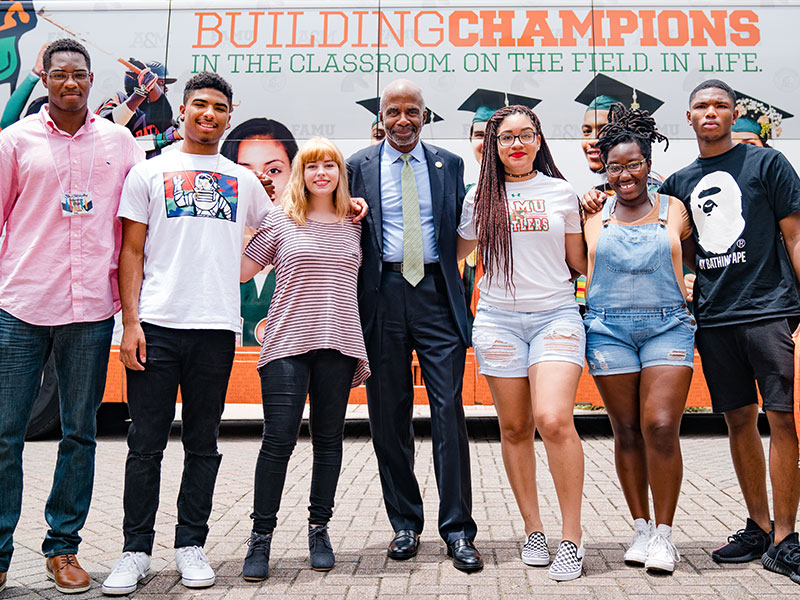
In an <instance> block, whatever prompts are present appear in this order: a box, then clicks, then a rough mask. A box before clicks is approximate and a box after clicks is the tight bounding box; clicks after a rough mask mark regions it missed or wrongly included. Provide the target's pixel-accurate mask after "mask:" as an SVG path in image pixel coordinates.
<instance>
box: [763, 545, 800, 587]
mask: <svg viewBox="0 0 800 600" xmlns="http://www.w3.org/2000/svg"><path fill="white" fill-rule="evenodd" d="M761 564H762V565H764V568H765V569H766V570H767V571H772V572H773V573H780V574H781V575H788V576H789V577H791V578H792V581H796V582H798V583H800V581H797V579H795V577H797V570H798V569H800V542H798V539H797V532H794V533H790V534H789V535H787V536H786V537H785V538H783V540H781V542H780V543H779V544H778V545H777V546H776V545H775V544H770V545H769V548H768V549H767V551H766V552H764V555H763V556H762V557H761Z"/></svg>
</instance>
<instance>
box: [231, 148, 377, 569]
mask: <svg viewBox="0 0 800 600" xmlns="http://www.w3.org/2000/svg"><path fill="white" fill-rule="evenodd" d="M349 211H350V196H349V193H348V185H347V171H346V169H345V166H344V159H343V158H342V154H341V152H340V151H339V149H338V148H337V147H336V146H335V145H334V144H333V143H332V142H331V141H330V140H327V139H323V138H314V139H311V140H309V141H308V143H307V144H306V145H305V146H304V147H303V148H302V149H301V150H300V151H299V152H298V154H297V156H296V157H295V159H294V160H293V161H292V171H291V175H290V177H289V183H288V184H287V186H286V189H285V191H284V194H283V205H282V207H281V208H276V209H274V210H272V211H271V212H270V213H269V214H268V215H267V216H266V217H265V218H264V221H263V222H262V223H261V227H260V228H259V230H258V231H257V232H256V234H255V236H254V237H253V240H252V241H251V242H250V244H248V246H247V248H246V249H245V252H244V256H243V257H242V281H243V282H245V281H248V280H249V279H250V278H251V277H253V275H254V274H255V273H257V272H258V271H260V270H261V269H263V268H264V267H265V266H266V265H270V264H271V265H273V266H274V267H275V273H276V285H275V295H274V296H273V299H272V304H271V306H270V309H269V314H268V316H267V325H266V331H265V334H264V341H263V344H262V346H261V356H260V358H259V361H258V369H259V374H260V375H261V395H262V402H263V406H264V436H263V440H262V444H261V450H260V452H259V455H258V461H257V463H256V475H255V494H254V496H255V497H254V510H253V514H252V515H251V516H252V518H253V531H252V533H251V535H250V539H249V541H248V545H249V549H248V552H247V556H246V557H245V561H244V567H243V569H242V576H243V577H244V579H246V580H248V581H260V580H263V579H265V578H266V577H267V575H268V573H269V551H270V545H271V543H272V532H273V530H274V528H275V525H276V523H277V513H278V508H279V506H280V500H281V494H282V492H283V485H284V481H285V478H286V466H287V463H288V462H289V457H290V456H291V454H292V450H293V449H294V446H295V443H296V441H297V434H298V430H299V428H300V422H301V419H302V416H303V407H304V406H305V401H306V396H307V395H308V397H309V403H310V405H311V412H310V418H309V428H310V430H311V441H312V445H313V449H314V465H313V471H312V479H311V495H310V506H309V526H308V546H309V560H310V563H311V568H312V569H316V570H329V569H331V568H333V565H334V555H333V550H332V548H331V543H330V539H329V537H328V526H327V524H328V520H329V519H330V517H331V515H332V512H333V498H334V494H335V492H336V484H337V482H338V479H339V470H340V467H341V463H342V432H343V429H344V416H345V410H346V408H347V400H348V397H349V394H350V388H351V387H355V386H357V385H359V384H361V383H363V381H364V380H365V379H366V378H367V377H368V376H369V366H368V364H367V353H366V350H365V348H364V339H363V335H362V332H361V323H360V321H359V316H358V315H359V313H358V303H357V299H356V286H357V280H358V269H359V266H360V264H361V242H360V240H361V225H360V223H356V222H354V221H353V218H352V217H351V216H349V215H348V213H349Z"/></svg>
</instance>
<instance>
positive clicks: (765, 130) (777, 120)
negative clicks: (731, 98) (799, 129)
mask: <svg viewBox="0 0 800 600" xmlns="http://www.w3.org/2000/svg"><path fill="white" fill-rule="evenodd" d="M734 91H735V92H736V117H737V118H736V122H735V123H734V124H733V127H731V130H732V131H749V132H752V133H755V134H756V135H757V136H758V137H760V138H761V139H762V140H765V141H766V140H768V139H771V138H776V137H778V136H780V134H781V123H782V122H783V120H784V119H791V118H792V117H793V116H794V115H793V114H792V113H790V112H786V111H785V110H782V109H780V108H777V107H776V106H772V105H771V104H768V103H766V102H763V101H762V100H759V99H758V98H753V97H752V96H748V95H747V94H743V93H742V92H739V91H736V90H734Z"/></svg>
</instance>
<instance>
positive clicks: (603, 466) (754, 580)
mask: <svg viewBox="0 0 800 600" xmlns="http://www.w3.org/2000/svg"><path fill="white" fill-rule="evenodd" d="M220 447H221V450H222V452H223V454H224V459H223V462H222V468H221V470H220V474H219V479H218V481H217V489H216V496H215V503H214V512H213V514H212V516H211V523H210V525H211V533H210V536H209V539H208V543H207V545H206V550H207V552H208V554H209V556H210V558H211V561H212V564H213V566H214V567H215V569H216V572H217V584H216V585H215V586H214V587H213V588H210V589H208V590H204V591H191V590H187V589H185V588H183V587H182V586H181V584H180V582H179V578H178V575H177V573H176V571H175V563H174V560H173V552H174V551H173V549H172V541H173V532H174V522H175V499H176V496H177V490H178V485H179V482H180V466H181V460H182V454H181V449H180V441H179V439H178V437H177V436H176V435H173V438H172V439H171V441H170V445H169V447H168V449H167V453H166V456H165V458H164V477H163V482H162V504H161V508H160V510H159V513H158V520H157V524H156V547H155V550H154V556H153V575H151V576H150V577H148V578H147V580H146V581H145V584H144V585H143V586H141V587H140V589H139V591H138V592H137V593H136V594H135V597H136V598H137V599H141V600H144V599H156V598H168V599H170V600H179V599H184V598H194V597H198V598H208V599H219V600H223V599H224V600H249V599H251V598H260V597H270V598H287V599H291V598H297V599H301V598H302V599H303V600H308V599H312V598H320V599H323V598H324V599H326V600H333V599H334V598H343V599H346V600H356V599H362V598H363V599H369V598H399V597H403V598H408V599H417V600H422V599H433V598H438V599H442V600H444V599H447V600H457V599H458V600H462V599H463V600H472V599H476V600H477V599H481V598H490V599H493V598H512V599H515V600H516V599H519V598H534V597H535V598H541V599H549V598H569V599H573V598H576V599H578V598H581V599H582V598H602V599H616V598H633V599H637V600H644V599H646V598H708V599H711V598H730V599H738V598H757V599H766V598H779V597H800V586H798V585H796V584H794V583H792V582H791V581H790V580H789V579H788V578H786V577H782V576H779V575H775V574H772V573H768V572H766V571H764V570H763V569H762V568H761V567H760V565H758V564H747V565H739V566H725V567H721V566H719V565H717V564H715V563H714V562H713V561H712V560H711V558H710V555H709V552H710V550H711V549H713V548H715V547H717V546H718V545H720V543H721V542H722V541H724V540H725V538H726V536H727V535H728V534H729V533H730V532H731V531H734V530H736V529H737V528H739V527H741V526H742V524H743V519H744V511H743V508H742V501H741V495H740V493H739V489H738V486H737V484H736V478H735V476H734V473H733V469H732V466H731V462H730V457H729V454H728V447H727V440H726V439H725V438H724V437H722V436H689V437H685V438H684V440H683V452H684V461H685V480H684V485H683V494H682V496H681V499H680V503H679V506H678V514H677V517H676V522H675V534H674V539H675V541H676V543H677V545H678V548H679V549H680V552H681V554H682V556H683V560H682V562H681V563H680V564H679V566H678V569H677V571H676V573H675V574H674V575H672V576H654V575H648V574H646V573H645V572H644V571H643V570H642V569H637V568H631V567H627V566H625V565H624V564H623V562H622V554H623V543H624V542H626V541H627V539H628V537H629V536H630V533H631V527H630V524H629V523H630V519H629V517H628V514H627V509H626V507H625V502H624V500H623V497H622V493H621V491H620V488H619V485H618V483H617V479H616V475H615V473H614V464H613V455H612V440H611V438H610V437H608V436H589V437H586V438H585V439H584V450H585V453H586V467H587V469H586V486H585V489H584V515H585V516H584V532H585V540H586V546H587V558H586V563H585V564H586V575H585V576H584V577H582V578H580V579H579V580H577V581H574V582H568V583H555V582H552V581H550V580H549V579H548V578H547V570H546V569H541V568H531V567H525V566H524V565H523V564H522V563H521V561H520V559H519V551H520V542H521V540H522V538H523V530H522V523H521V519H520V518H519V514H518V512H517V508H516V504H515V502H514V498H513V495H512V493H511V488H510V487H509V485H508V482H507V480H506V477H505V473H504V471H503V464H502V459H501V455H500V444H499V442H498V441H497V440H496V439H489V438H486V437H484V438H482V439H474V440H473V443H472V467H473V490H474V507H475V511H474V514H475V518H476V520H477V522H478V527H479V533H478V538H477V540H476V543H477V546H478V548H479V549H480V550H481V552H482V553H483V557H484V560H485V562H486V567H485V568H484V570H483V571H482V572H481V573H477V574H471V575H466V574H463V573H460V572H458V571H456V570H455V569H454V568H453V567H452V565H451V563H450V561H449V560H448V559H447V557H446V555H445V549H444V547H443V546H442V544H441V542H440V539H439V537H438V535H437V533H436V527H435V523H436V499H437V493H436V486H435V481H434V475H433V466H432V461H431V444H430V439H429V438H428V437H422V438H420V439H418V444H417V474H418V476H419V479H420V483H421V486H422V487H423V493H424V497H425V500H426V519H427V524H428V525H427V529H426V530H425V531H424V533H423V534H422V546H421V550H420V553H419V555H418V556H417V557H416V558H415V559H412V560H410V561H407V562H400V563H398V562H393V561H391V560H388V559H387V558H386V554H385V548H386V545H387V543H388V541H389V539H390V537H391V530H390V527H389V524H388V522H387V519H386V515H385V512H384V509H383V505H382V502H381V494H380V484H379V481H378V476H377V470H376V465H375V459H374V456H373V453H372V448H371V444H370V440H369V438H368V437H367V436H366V435H349V436H348V437H347V439H346V442H345V455H344V464H343V469H342V476H341V479H340V483H339V492H338V494H337V505H336V509H335V514H334V518H333V520H332V522H331V536H332V541H333V544H334V550H335V551H336V557H337V564H336V568H335V569H333V570H332V571H330V572H329V573H316V572H314V571H311V570H310V569H309V568H308V563H307V546H306V514H307V513H306V507H307V503H308V499H307V498H308V488H309V483H310V473H311V445H310V442H309V440H308V438H307V437H302V438H301V440H300V441H299V443H298V446H297V449H296V451H295V454H294V457H293V459H292V462H291V464H290V467H289V469H290V470H289V474H288V478H287V485H286V490H285V493H284V499H283V505H282V507H281V512H280V515H279V517H280V522H279V526H278V528H277V529H276V532H275V537H274V541H273V544H272V560H271V563H270V565H271V575H270V578H269V579H268V580H267V581H265V582H264V583H261V584H248V583H246V582H244V581H243V580H241V579H240V578H239V573H240V569H241V562H242V559H243V557H244V553H245V550H246V547H245V545H244V541H245V539H246V538H247V536H248V533H249V531H250V519H249V514H250V511H251V501H252V500H251V498H252V478H253V469H254V465H255V460H256V455H257V452H258V447H259V437H258V429H257V427H253V426H249V427H246V428H241V427H239V428H232V427H226V428H225V429H224V430H223V433H222V436H221V439H220ZM55 451H56V442H53V441H44V442H32V443H29V444H28V445H27V446H26V449H25V469H26V479H25V500H24V506H23V514H22V520H21V523H20V526H19V527H18V529H17V535H16V540H15V541H16V554H15V556H14V560H13V562H12V565H11V571H10V573H9V576H10V577H9V584H8V588H7V589H6V591H5V592H3V593H0V598H2V600H5V599H7V598H16V599H26V600H27V599H34V598H37V599H38V598H55V597H60V594H59V593H58V592H56V591H55V589H54V588H53V587H52V584H50V583H49V582H48V581H47V580H46V579H45V576H44V559H43V558H42V557H41V555H40V553H39V548H40V544H41V539H42V536H43V534H44V531H45V525H44V519H43V516H42V513H43V507H44V503H45V500H46V498H47V493H48V490H49V485H50V480H51V477H52V471H53V464H54V458H55ZM125 452H126V447H125V441H124V438H123V437H121V436H116V437H104V438H102V439H101V440H100V442H99V448H98V468H97V477H96V485H95V495H94V500H93V502H92V511H91V513H90V515H89V521H88V524H87V526H86V528H85V529H84V531H83V537H84V542H83V544H82V546H81V552H80V560H81V562H82V564H83V566H84V567H85V568H86V569H87V570H88V571H89V572H90V573H91V575H92V578H93V580H94V583H93V586H92V589H91V590H90V591H89V592H87V593H86V594H83V595H81V596H78V597H79V598H95V597H99V596H100V595H101V594H100V584H101V582H102V580H103V578H104V577H105V575H106V574H107V572H108V570H109V569H110V568H111V566H112V565H113V564H114V562H115V560H116V558H117V557H118V555H119V552H120V547H121V542H122V533H121V523H122V508H121V506H122V501H121V494H122V482H123V468H124V461H125ZM537 454H538V463H537V464H538V467H539V485H540V490H541V505H542V515H543V519H544V524H545V529H546V533H547V534H548V536H549V538H550V546H551V550H554V549H555V546H556V544H557V542H558V537H559V526H558V523H559V517H558V505H557V503H556V496H555V491H554V488H553V484H552V480H551V479H550V476H549V474H548V472H547V466H546V459H545V455H544V448H543V447H542V445H541V443H538V442H537Z"/></svg>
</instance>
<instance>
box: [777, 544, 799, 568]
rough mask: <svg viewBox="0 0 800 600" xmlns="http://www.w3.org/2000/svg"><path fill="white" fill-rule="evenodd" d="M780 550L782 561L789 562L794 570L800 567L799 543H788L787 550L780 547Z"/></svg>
mask: <svg viewBox="0 0 800 600" xmlns="http://www.w3.org/2000/svg"><path fill="white" fill-rule="evenodd" d="M780 552H782V553H783V555H782V556H781V560H782V561H783V562H786V563H789V564H790V565H792V566H793V567H794V569H795V570H797V569H798V568H800V545H797V544H790V545H789V548H788V550H787V549H783V548H782V549H781V550H780Z"/></svg>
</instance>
